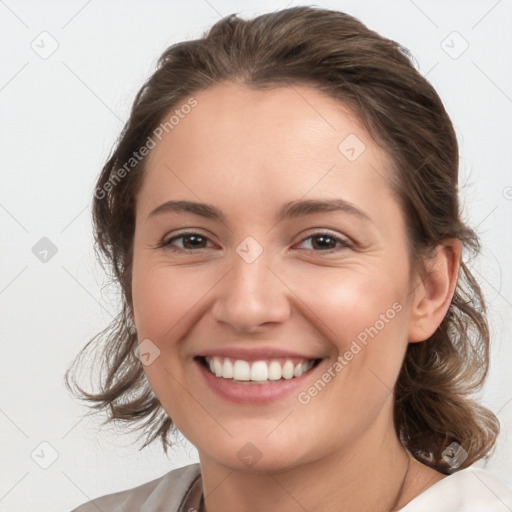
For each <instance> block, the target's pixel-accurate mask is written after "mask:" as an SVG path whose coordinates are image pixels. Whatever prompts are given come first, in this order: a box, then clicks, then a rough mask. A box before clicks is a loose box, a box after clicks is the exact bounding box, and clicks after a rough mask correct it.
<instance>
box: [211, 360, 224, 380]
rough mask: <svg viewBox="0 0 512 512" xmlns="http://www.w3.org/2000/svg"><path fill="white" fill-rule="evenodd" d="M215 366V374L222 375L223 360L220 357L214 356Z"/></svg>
mask: <svg viewBox="0 0 512 512" xmlns="http://www.w3.org/2000/svg"><path fill="white" fill-rule="evenodd" d="M213 367H214V369H215V375H216V376H217V377H222V360H221V359H220V358H219V357H214V358H213Z"/></svg>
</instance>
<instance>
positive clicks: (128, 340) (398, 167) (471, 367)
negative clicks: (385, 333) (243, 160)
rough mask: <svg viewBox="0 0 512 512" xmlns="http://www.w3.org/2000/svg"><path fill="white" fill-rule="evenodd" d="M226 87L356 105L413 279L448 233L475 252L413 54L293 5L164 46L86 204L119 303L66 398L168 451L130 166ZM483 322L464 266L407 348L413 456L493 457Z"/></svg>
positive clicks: (436, 110) (438, 117) (454, 150)
mask: <svg viewBox="0 0 512 512" xmlns="http://www.w3.org/2000/svg"><path fill="white" fill-rule="evenodd" d="M224 81H238V82H240V83H242V84H244V85H246V86H248V87H252V88H255V89H260V90H263V89H266V88H272V87H276V86H280V85H282V86H286V85H287V84H292V85H293V84H298V85H309V86H312V87H315V88H316V89H318V90H320V91H323V92H325V93H326V94H328V95H329V96H330V97H332V98H335V99H338V100H339V101H341V102H343V103H344V104H345V105H347V106H348V107H349V108H351V109H352V111H354V112H355V113H356V114H357V115H358V116H359V118H360V119H361V120H362V121H363V122H364V124H365V126H366V127H367V129H368V130H369V132H370V133H371V135H372V137H374V139H375V140H376V142H377V143H378V144H380V145H381V146H382V147H383V148H384V149H385V150H386V151H387V153H388V154H389V155H390V157H391V161H392V162H393V164H394V177H393V181H392V183H391V186H392V189H393V190H394V192H395V193H396V196H397V198H398V200H399V201H400V204H401V206H402V209H403V213H404V216H405V219H406V223H407V231H408V239H409V245H410V259H411V262H412V264H413V266H414V268H415V269H417V270H418V271H419V273H420V274H421V273H422V272H424V266H423V263H424V261H425V258H426V257H428V256H429V255H430V254H431V252H432V249H434V248H435V247H436V246H437V245H438V244H439V243H441V242H442V241H443V240H445V239H447V238H451V237H455V238H458V239H459V240H461V242H462V245H463V254H464V251H466V252H467V251H468V250H469V255H468V256H474V255H476V254H477V253H478V251H479V249H480V247H479V241H478V238H477V235H476V234H475V232H474V231H473V230H471V229H470V228H469V227H467V226H466V225H465V224H464V222H463V221H462V220H461V218H460V213H459V199H458V192H457V181H458V161H459V156H458V145H457V139H456V136H455V133H454V130H453V126H452V123H451V121H450V119H449V117H448V114H447V113H446V111H445V109H444V107H443V104H442V102H441V100H440V98H439V96H438V95H437V93H436V92H435V90H434V89H433V87H432V86H431V85H430V84H429V83H428V81H427V80H426V79H425V78H423V77H422V76H421V75H420V73H419V72H418V71H417V70H416V69H415V67H414V66H413V65H412V59H411V56H410V53H409V51H408V50H406V49H405V48H403V47H402V46H400V45H399V44H397V43H396V42H394V41H391V40H389V39H386V38H384V37H381V36H380V35H378V34H377V33H376V32H374V31H372V30H369V29H368V28H367V27H366V26H365V25H363V24H362V23H361V22H360V21H358V20H357V19H355V18H353V17H351V16H349V15H347V14H344V13H342V12H337V11H332V10H326V9H320V8H316V7H294V8H290V9H285V10H281V11H277V12H274V13H269V14H264V15H261V16H258V17H256V18H254V19H251V20H243V19H240V18H239V17H237V16H236V15H234V14H233V15H230V16H227V17H225V18H223V19H221V20H220V21H219V22H217V23H216V24H215V25H214V26H213V27H212V28H211V29H210V30H209V31H208V32H207V33H205V35H204V37H203V38H201V39H196V40H191V41H184V42H179V43H177V44H174V45H172V46H170V47H169V48H168V49H167V50H166V51H165V52H164V53H163V55H162V56H161V57H160V59H159V61H158V65H157V69H156V71H155V72H154V74H153V75H152V76H151V77H150V78H149V79H148V80H147V81H146V83H145V84H144V85H143V87H142V88H141V89H140V91H139V92H138V94H137V96H136V98H135V101H134V104H133V107H132V110H131V114H130V117H129V119H128V121H127V123H126V125H125V127H124V129H123V131H122V133H121V135H120V137H119V139H118V141H117V144H116V147H115V150H114V152H113V154H112V155H111V156H110V158H109V159H108V161H107V163H106V164H105V166H104V167H103V170H102V172H101V175H100V177H99V179H98V182H97V189H96V193H95V198H94V205H93V221H94V228H95V241H96V250H97V252H98V255H99V257H100V260H101V261H102V262H105V263H106V264H107V266H108V268H109V269H110V270H111V271H112V275H113V280H114V282H115V283H119V284H120V285H121V291H122V309H121V311H120V313H119V314H118V316H117V317H116V319H115V320H114V321H113V322H112V324H111V325H109V326H108V327H107V328H106V329H105V330H103V331H102V332H100V333H99V334H98V335H96V336H95V337H94V338H93V339H91V340H90V341H89V343H87V345H86V346H85V347H84V348H83V349H82V351H81V352H80V353H79V354H78V356H77V357H76V359H75V361H74V362H73V365H72V366H71V368H70V369H68V371H67V372H66V378H65V381H66V385H67V386H68V388H69V389H70V390H71V391H73V392H74V393H75V394H77V395H78V396H79V397H81V398H82V399H84V400H87V401H89V402H91V403H92V404H93V405H92V407H93V408H94V409H96V410H106V411H107V412H108V419H107V421H112V420H120V421H124V422H127V423H132V422H133V424H134V425H136V426H137V428H138V429H141V428H145V429H146V430H145V432H144V434H143V435H144V436H145V438H146V442H145V443H144V444H143V447H144V446H146V445H148V444H149V443H151V442H153V441H154V440H155V439H157V438H158V437H160V438H161V440H162V443H163V445H164V450H165V451H167V446H168V445H169V444H170V434H171V433H172V432H173V431H174V429H175V427H174V425H173V422H172V419H171V418H169V417H168V416H167V415H166V413H165V412H164V411H163V409H162V407H161V405H160V403H159V401H158V399H157V398H156V396H155V395H154V394H153V392H152V390H151V388H150V386H149V384H148V381H147V379H146V377H145V373H144V371H143V366H142V364H141V362H140V361H139V359H138V358H137V357H136V355H135V353H134V348H135V347H136V346H137V336H136V333H135V332H133V330H132V329H131V328H130V321H129V319H130V311H131V310H130V305H131V304H132V296H131V270H132V249H133V236H134V226H135V198H136V195H137V192H138V190H139V188H140V184H141V179H142V177H143V173H144V164H145V161H146V158H140V161H139V160H137V162H136V163H135V164H133V155H134V152H137V151H138V150H139V148H141V147H142V146H144V145H145V144H146V142H147V141H149V139H150V138H152V137H153V136H154V133H155V130H156V129H157V128H158V126H159V125H160V123H162V120H163V119H165V118H166V116H169V113H170V112H171V111H172V109H174V108H175V107H176V106H178V105H179V104H180V102H184V101H185V100H186V99H187V98H190V96H191V95H192V94H194V93H197V92H199V91H201V90H204V89H207V88H208V87H210V86H213V85H217V84H219V83H221V82H224ZM130 159H132V160H130ZM130 161H131V162H132V164H133V166H132V168H129V169H127V167H126V162H130ZM132 164H130V165H132ZM121 166H123V167H122V168H123V169H125V172H124V173H123V172H121ZM485 315H486V309H485V303H484V299H483V295H482V292H481V290H480V287H479V285H478V283H477V282H476V280H475V279H474V277H473V275H472V274H471V272H470V270H469V269H468V266H467V265H466V264H465V263H464V258H461V262H460V268H459V276H458V282H457V287H456V290H455V293H454V295H453V298H452V301H451V305H450V307H449V309H448V312H447V314H446V316H445V318H444V319H443V321H442V322H441V324H440V325H439V327H438V329H437V330H436V332H435V333H434V334H433V335H432V336H431V337H430V339H428V340H426V341H425V342H421V343H410V344H409V345H408V348H407V352H406V355H405V359H404V361H403V366H402V368H401V371H400V374H399V377H398V381H397V383H396V387H395V405H394V418H395V427H396V431H397V434H398V435H399V437H400V438H401V440H402V442H403V443H404V446H405V447H406V448H407V449H408V450H409V451H410V452H411V453H412V454H413V455H414V456H415V457H416V458H417V459H418V460H420V461H421V462H423V463H424V464H426V465H428V466H430V467H432V468H435V469H437V470H438V471H440V472H443V473H445V474H449V473H451V472H453V471H454V470H460V469H463V468H465V467H467V466H469V465H471V464H473V463H474V462H475V461H476V460H478V459H480V458H482V457H484V456H489V453H490V452H491V449H492V448H493V446H494V444H495V442H496V438H497V435H498V432H499V422H498V419H497V418H496V416H495V415H494V414H493V413H492V412H491V411H490V410H488V409H486V408H484V407H482V406H481V405H479V404H478V403H476V402H475V401H474V400H472V399H470V397H469V395H470V394H471V393H473V392H475V391H476V390H478V389H479V388H480V387H481V386H482V384H483V381H484V379H485V377H486V375H487V372H488V366H489V330H488V324H487V320H486V316H485ZM88 350H93V352H94V354H95V356H96V357H97V359H96V360H100V364H101V366H100V371H101V379H100V383H99V385H100V389H99V391H97V392H87V391H85V390H83V389H82V388H81V387H80V386H79V385H78V384H77V380H76V378H75V377H76V376H75V374H74V373H73V375H71V374H70V372H72V371H76V370H77V369H78V368H79V366H80V362H81V361H82V359H83V357H85V354H86V353H87V352H88ZM452 442H456V443H458V444H459V445H460V446H462V448H463V449H464V450H466V452H467V453H468V457H467V459H466V460H465V461H464V462H463V463H462V464H461V465H460V466H459V467H458V468H456V469H454V468H452V467H451V466H450V465H449V464H448V463H447V462H445V460H444V457H443V451H444V450H445V449H446V448H447V447H448V446H449V445H450V444H451V443H452Z"/></svg>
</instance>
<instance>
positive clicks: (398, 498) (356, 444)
mask: <svg viewBox="0 0 512 512" xmlns="http://www.w3.org/2000/svg"><path fill="white" fill-rule="evenodd" d="M389 419H390V418H389ZM388 426H390V427H391V428H387V429H384V430H382V428H381V429H379V428H378V427H379V425H378V424H375V425H373V426H372V427H371V428H370V429H368V430H367V431H366V432H365V433H363V434H362V435H361V436H359V437H358V439H356V440H354V441H353V442H352V443H350V447H349V448H345V449H338V450H333V451H332V452H330V453H328V454H326V455H325V456H323V457H321V458H317V459H314V460H311V461H310V462H308V463H304V464H301V465H299V466H296V467H293V468H291V469H285V470H278V471H275V470H268V471H261V470H260V471H254V469H253V470H251V471H240V470H237V469H232V468H228V467H225V466H222V465H218V464H217V463H216V461H214V460H213V459H211V458H208V457H207V456H205V455H204V454H200V461H201V473H202V481H203V493H204V496H205V511H206V512H221V511H222V512H235V511H236V512H249V511H250V512H269V511H277V510H286V511H290V512H294V511H297V512H299V511H301V512H303V511H304V510H322V511H323V512H335V511H336V512H339V510H341V509H342V510H343V512H364V511H371V512H390V511H391V510H396V509H397V507H398V506H403V505H405V503H403V501H404V500H403V495H404V492H405V490H406V489H407V480H408V478H406V476H407V475H408V469H409V467H410V458H409V455H408V453H407V452H406V450H405V449H404V447H403V446H402V444H401V443H400V441H399V439H398V438H397V436H396V434H395V432H394V429H393V425H392V422H390V423H389V425H388Z"/></svg>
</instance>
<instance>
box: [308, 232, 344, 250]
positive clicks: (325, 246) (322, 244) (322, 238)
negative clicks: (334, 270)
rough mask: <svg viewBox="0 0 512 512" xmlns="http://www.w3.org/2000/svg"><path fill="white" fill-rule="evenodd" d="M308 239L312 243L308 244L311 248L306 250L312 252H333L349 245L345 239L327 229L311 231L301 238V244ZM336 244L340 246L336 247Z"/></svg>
mask: <svg viewBox="0 0 512 512" xmlns="http://www.w3.org/2000/svg"><path fill="white" fill-rule="evenodd" d="M308 240H312V243H311V244H310V245H311V247H312V248H310V249H306V250H310V251H311V250H312V251H314V252H334V251H338V250H341V249H345V248H347V247H350V246H351V245H350V243H349V242H348V241H347V240H345V239H344V238H341V237H339V236H337V235H335V234H333V233H330V232H329V231H319V232H317V233H312V234H311V235H309V236H308V237H306V238H304V239H303V240H302V242H301V245H302V244H303V243H304V242H306V241H308ZM315 240H316V242H315ZM336 244H339V245H341V247H339V248H336ZM317 248H318V249H317Z"/></svg>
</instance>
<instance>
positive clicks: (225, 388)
mask: <svg viewBox="0 0 512 512" xmlns="http://www.w3.org/2000/svg"><path fill="white" fill-rule="evenodd" d="M194 362H195V364H197V366H198V367H199V371H200V372H201V374H202V375H203V377H204V379H205V381H206V383H207V384H208V386H209V387H210V389H211V390H212V391H214V392H215V393H217V395H219V396H221V397H222V398H224V399H226V400H229V401H231V402H235V403H237V404H267V403H270V402H275V401H277V400H280V399H282V398H285V397H287V396H290V395H291V394H293V393H296V394H297V393H298V392H299V391H300V389H301V388H302V389H303V388H304V381H305V380H307V379H309V377H310V376H311V375H312V374H313V373H314V372H315V370H316V369H317V368H318V366H319V365H318V364H317V365H316V366H314V367H313V368H311V369H310V370H309V371H307V372H306V373H304V374H303V375H301V376H300V377H294V378H293V379H289V380H276V381H270V382H268V383H265V384H261V383H250V384H249V382H251V381H236V380H233V379H223V378H222V377H216V376H215V375H213V373H210V372H209V371H208V370H207V369H206V368H205V367H204V366H203V364H202V363H201V362H200V361H198V360H197V359H196V360H195V361H194Z"/></svg>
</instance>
